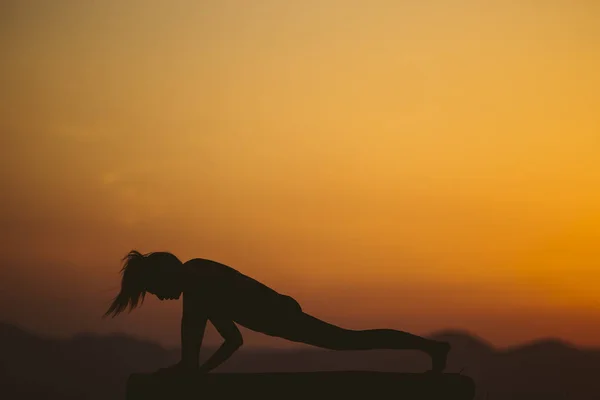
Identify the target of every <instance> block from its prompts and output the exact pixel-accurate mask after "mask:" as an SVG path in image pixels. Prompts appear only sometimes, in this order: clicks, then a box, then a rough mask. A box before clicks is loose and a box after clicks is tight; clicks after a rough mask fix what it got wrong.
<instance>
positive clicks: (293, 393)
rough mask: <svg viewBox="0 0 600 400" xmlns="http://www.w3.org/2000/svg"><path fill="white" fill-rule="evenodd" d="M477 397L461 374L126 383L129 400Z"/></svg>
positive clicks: (241, 376) (149, 378) (215, 377)
mask: <svg viewBox="0 0 600 400" xmlns="http://www.w3.org/2000/svg"><path fill="white" fill-rule="evenodd" d="M474 396H475V384H474V383H473V380H472V379H471V378H469V377H468V376H465V375H459V374H428V373H424V374H416V373H415V374H406V373H393V372H371V371H339V372H338V371H336V372H329V371H327V372H300V373H298V372H295V373H291V372H290V373H288V372H275V373H209V374H204V375H198V376H195V377H182V376H160V375H156V374H132V375H130V377H129V380H128V382H127V400H138V399H140V400H141V399H144V400H153V399H161V400H166V399H169V400H171V399H172V400H178V399H186V400H187V399H245V398H247V399H250V398H258V399H262V400H266V399H311V400H317V399H377V398H394V399H403V400H434V399H435V400H446V399H456V400H472V399H473V398H474Z"/></svg>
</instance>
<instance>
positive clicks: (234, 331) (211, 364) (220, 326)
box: [200, 319, 244, 372]
mask: <svg viewBox="0 0 600 400" xmlns="http://www.w3.org/2000/svg"><path fill="white" fill-rule="evenodd" d="M210 322H211V323H212V324H213V325H214V327H215V328H216V329H217V331H218V332H219V334H220V335H221V336H222V337H223V339H225V341H224V342H223V344H222V345H221V347H219V348H218V349H217V351H215V352H214V354H213V355H212V356H211V357H210V358H209V359H208V360H206V362H205V363H204V364H203V365H202V367H200V370H201V371H202V372H209V371H211V370H213V369H215V368H216V367H218V366H219V365H221V364H222V363H224V362H225V361H227V359H229V357H231V356H232V355H233V353H235V352H236V351H237V350H238V349H239V348H240V347H241V346H242V344H243V343H244V340H243V338H242V334H241V333H240V331H239V329H238V328H237V326H236V325H235V323H234V322H233V321H231V320H227V319H211V320H210Z"/></svg>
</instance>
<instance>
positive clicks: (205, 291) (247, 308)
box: [184, 258, 289, 318]
mask: <svg viewBox="0 0 600 400" xmlns="http://www.w3.org/2000/svg"><path fill="white" fill-rule="evenodd" d="M184 265H185V266H186V267H188V271H190V273H191V279H193V282H190V283H191V287H192V292H194V294H197V295H198V297H199V298H200V299H202V301H203V302H204V303H205V305H207V306H208V307H209V308H210V309H212V310H215V311H217V312H225V313H227V314H229V315H230V316H231V317H234V318H235V317H237V316H238V315H237V314H239V313H242V314H247V313H248V312H252V313H260V312H261V309H262V308H270V309H272V307H279V305H281V304H284V303H286V302H289V297H288V296H285V295H282V294H281V293H278V292H276V291H275V290H273V289H271V288H270V287H268V286H266V285H264V284H263V283H261V282H259V281H257V280H255V279H252V278H250V277H249V276H246V275H244V274H242V273H240V272H239V271H237V270H236V269H234V268H231V267H229V266H227V265H224V264H221V263H219V262H216V261H212V260H207V259H203V258H194V259H192V260H189V261H187V262H186V263H185V264H184ZM184 296H185V295H184Z"/></svg>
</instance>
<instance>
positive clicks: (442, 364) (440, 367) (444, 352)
mask: <svg viewBox="0 0 600 400" xmlns="http://www.w3.org/2000/svg"><path fill="white" fill-rule="evenodd" d="M449 351H450V343H447V342H434V344H433V345H432V346H431V349H430V350H429V352H428V353H429V356H430V357H431V370H430V371H429V372H435V373H441V372H443V371H444V370H445V369H446V360H447V358H448V352H449Z"/></svg>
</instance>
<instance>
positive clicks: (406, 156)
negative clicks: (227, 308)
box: [0, 0, 600, 346]
mask: <svg viewBox="0 0 600 400" xmlns="http://www.w3.org/2000/svg"><path fill="white" fill-rule="evenodd" d="M485 3H486V4H482V2H479V1H474V0H473V1H468V0H454V1H449V0H429V1H420V2H407V1H385V0H377V1H374V0H372V1H369V2H359V1H351V0H343V1H342V0H339V1H334V0H330V1H291V0H287V1H275V0H271V1H267V0H263V1H252V2H249V1H243V0H239V1H225V0H214V1H187V2H185V1H169V2H165V1H158V0H152V1H151V0H144V1H141V0H140V1H127V2H122V1H116V0H115V1H103V2H94V3H92V2H84V1H75V0H73V1H66V0H53V1H51V2H50V1H23V2H21V1H19V2H17V1H8V2H3V3H2V5H1V6H0V7H1V9H0V15H1V16H2V17H1V18H2V20H1V22H0V49H1V51H2V54H3V61H2V63H0V85H1V86H0V132H1V136H0V167H1V168H0V171H1V172H0V174H1V175H0V185H1V186H0V193H1V195H0V224H1V230H0V235H1V237H0V239H1V241H0V251H1V256H2V266H1V268H2V269H1V276H0V282H1V283H0V288H1V290H0V292H1V294H0V296H1V297H0V300H1V301H0V304H1V305H0V316H2V317H3V319H4V320H9V321H14V322H17V323H19V324H21V325H23V326H26V327H30V328H32V329H36V330H39V331H44V332H48V333H52V334H70V333H73V332H78V331H81V330H93V331H97V332H110V331H115V330H118V331H125V332H128V333H133V334H136V335H140V336H144V337H148V338H151V339H153V340H160V341H161V342H162V343H166V344H177V340H178V334H179V333H178V330H177V329H178V318H179V314H178V313H179V307H180V304H178V303H169V304H166V303H159V302H158V301H156V300H154V299H149V300H148V301H147V303H146V304H144V306H143V307H142V308H141V309H139V310H137V311H136V312H135V313H133V314H131V315H127V316H122V317H119V318H117V319H115V320H108V321H107V320H101V319H100V315H101V314H102V313H103V311H104V310H105V309H106V307H107V305H108V302H109V301H110V299H111V298H112V296H113V295H114V294H115V293H116V290H117V285H118V283H119V282H118V279H119V277H118V269H119V267H120V263H119V260H120V258H121V257H122V256H123V255H124V254H125V253H126V252H127V251H129V250H130V249H132V248H136V249H138V250H140V251H143V252H148V251H156V250H169V251H173V252H174V253H175V254H177V255H178V256H179V257H180V258H182V259H183V260H186V259H189V258H192V257H206V258H213V259H215V260H218V261H221V262H224V263H226V264H229V265H231V266H233V267H234V268H237V269H239V270H240V271H242V272H244V273H247V274H249V275H251V276H253V277H255V278H257V279H259V280H261V281H263V282H265V283H267V284H269V285H271V286H273V287H274V288H275V289H276V290H278V291H280V292H284V293H287V294H290V295H292V296H294V297H296V298H297V299H298V300H299V301H300V302H301V303H302V304H303V306H304V308H305V310H306V311H308V312H311V313H313V314H315V315H316V316H319V317H321V318H325V319H328V320H330V321H332V322H335V323H339V324H342V325H344V326H348V327H353V328H372V327H392V328H397V329H403V330H409V331H412V332H415V333H420V334H423V333H428V332H430V331H433V330H437V329H444V328H457V329H466V330H469V331H471V332H473V333H475V334H477V335H480V336H482V337H484V338H486V339H488V340H490V341H492V342H493V343H495V344H498V345H501V346H502V345H507V344H512V343H516V342H521V341H524V340H530V339H534V338H538V337H545V336H560V337H562V338H564V339H567V340H570V341H573V342H575V343H578V344H586V345H587V344H593V345H600V339H599V338H600V297H599V295H598V286H599V285H600V269H599V268H598V266H597V260H598V256H597V248H598V241H599V239H600V157H598V154H600V153H599V152H600V115H599V114H598V110H600V95H599V93H600V75H598V71H600V52H599V51H598V49H599V48H600V47H599V46H600V25H598V24H597V21H598V18H600V3H598V2H596V1H591V0H588V1H585V0H582V1H578V2H572V1H569V0H549V1H545V2H543V5H542V3H540V2H534V1H529V0H521V1H518V2H517V1H514V2H509V1H500V0H498V1H493V2H485ZM348 304H351V306H348ZM213 339H214V337H213ZM252 340H254V342H253V341H252ZM252 340H251V341H250V342H251V343H263V342H264V340H265V338H263V337H259V336H256V337H253V339H252ZM265 343H267V342H265ZM268 343H271V344H276V343H274V342H268Z"/></svg>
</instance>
